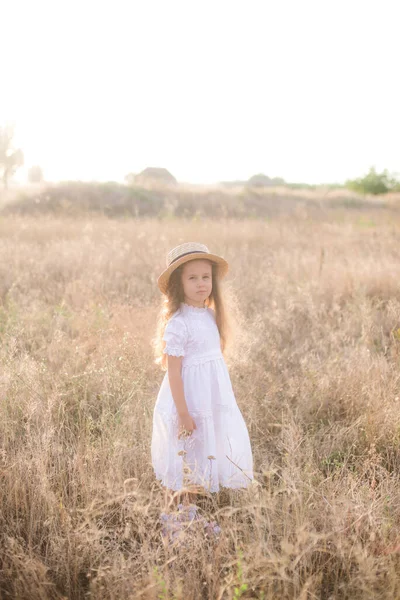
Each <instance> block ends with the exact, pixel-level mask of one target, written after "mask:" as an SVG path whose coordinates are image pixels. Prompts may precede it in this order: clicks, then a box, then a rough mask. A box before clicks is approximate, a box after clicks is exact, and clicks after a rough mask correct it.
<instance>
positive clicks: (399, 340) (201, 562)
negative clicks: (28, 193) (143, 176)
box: [0, 208, 400, 600]
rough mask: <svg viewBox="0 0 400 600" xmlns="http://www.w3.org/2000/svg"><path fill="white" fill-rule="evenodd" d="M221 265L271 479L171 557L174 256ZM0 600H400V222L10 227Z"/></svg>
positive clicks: (251, 424) (0, 294) (22, 218)
mask: <svg viewBox="0 0 400 600" xmlns="http://www.w3.org/2000/svg"><path fill="white" fill-rule="evenodd" d="M184 241H200V242H202V243H205V244H207V245H208V246H209V248H210V249H211V250H212V251H215V252H217V253H220V254H222V255H223V256H224V257H226V258H227V259H228V261H229V263H230V266H231V270H230V273H229V275H228V277H227V279H226V281H225V284H224V285H225V290H226V293H227V297H228V298H229V301H230V302H231V303H232V306H234V307H235V314H236V317H235V322H236V324H237V327H236V331H235V337H234V338H233V339H232V343H231V346H230V348H229V353H228V355H227V364H228V368H229V371H230V374H231V380H232V385H233V388H234V391H235V395H236V398H237V402H238V404H239V406H240V408H241V410H242V413H243V416H244V418H245V420H246V422H247V425H248V429H249V433H250V438H251V442H252V447H253V454H254V461H255V476H256V483H255V485H254V487H253V488H252V489H251V490H248V491H239V492H237V491H234V492H227V491H223V492H221V493H220V494H218V495H217V496H213V497H211V498H205V499H204V500H202V504H201V507H202V510H203V511H204V514H205V515H207V516H208V517H211V518H213V519H216V520H217V521H218V522H219V524H220V526H221V528H222V532H221V535H220V537H219V539H218V540H216V541H213V540H209V539H208V538H206V537H204V536H202V535H201V533H198V535H197V538H196V536H194V538H193V540H192V541H191V543H190V544H189V547H188V548H185V549H182V548H176V549H174V548H170V547H166V546H164V545H163V543H162V539H161V534H160V528H161V526H160V523H159V515H160V511H161V510H162V502H163V495H162V490H161V489H160V486H159V484H158V483H157V482H156V481H155V480H154V476H153V472H152V467H151V462H150V436H151V426H152V411H153V406H154V402H155V399H156V395H157V392H158V388H159V385H160V383H161V380H162V377H163V372H162V371H160V369H159V368H158V367H157V366H156V365H155V364H154V361H153V356H152V349H151V338H152V335H153V333H154V328H155V321H156V315H157V312H158V309H159V306H160V300H161V298H160V294H159V292H158V289H157V286H156V278H157V276H158V274H159V272H160V271H161V270H162V269H163V267H164V261H165V254H166V252H167V250H168V249H170V248H171V247H173V246H175V245H177V244H179V243H181V242H184ZM0 478H1V486H0V599H1V600H3V599H4V600H5V599H8V598H17V599H21V600H50V599H51V600H53V599H57V600H60V599H62V598H68V599H71V600H83V599H84V598H93V599H96V600H109V599H110V600H125V599H130V600H131V599H132V600H136V599H143V600H153V599H163V600H167V599H168V600H178V599H183V598H184V599H185V600H197V599H207V600H230V599H237V598H243V599H250V598H251V599H257V600H261V599H263V600H287V599H299V600H313V599H322V600H342V599H349V600H350V599H351V600H376V599H377V598H384V599H388V600H393V599H396V598H400V214H399V213H398V212H395V211H393V212H390V211H382V210H379V209H374V208H371V210H366V209H365V208H364V209H363V210H360V211H358V210H356V209H354V210H352V211H348V212H347V211H346V210H345V209H343V210H340V211H325V212H324V213H323V214H322V215H320V216H319V217H318V218H311V217H310V216H309V215H307V213H304V214H303V213H302V212H301V211H300V212H298V213H297V214H296V215H295V216H294V215H292V216H291V215H281V216H278V217H277V218H276V219H274V218H268V219H267V218H263V219H261V218H260V219H256V218H252V219H245V218H244V219H236V220H235V219H223V218H221V219H205V218H203V219H201V218H200V219H199V218H196V219H192V220H190V219H185V220H181V219H177V218H168V219H165V220H160V219H150V218H143V219H134V218H125V219H121V220H113V219H108V218H106V217H103V216H93V215H92V216H90V217H89V216H85V215H82V216H81V217H74V218H69V217H62V216H57V215H56V216H49V215H42V216H40V217H35V216H29V215H12V214H10V215H3V216H1V217H0Z"/></svg>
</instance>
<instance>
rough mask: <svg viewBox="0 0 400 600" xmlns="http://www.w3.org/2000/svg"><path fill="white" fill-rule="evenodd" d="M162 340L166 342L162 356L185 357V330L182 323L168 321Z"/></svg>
mask: <svg viewBox="0 0 400 600" xmlns="http://www.w3.org/2000/svg"><path fill="white" fill-rule="evenodd" d="M163 340H164V341H165V342H166V345H165V348H164V350H163V353H164V354H169V355H170V356H185V347H186V342H187V329H186V325H185V323H184V322H183V321H180V320H179V319H170V320H169V321H168V323H167V326H166V328H165V332H164V336H163Z"/></svg>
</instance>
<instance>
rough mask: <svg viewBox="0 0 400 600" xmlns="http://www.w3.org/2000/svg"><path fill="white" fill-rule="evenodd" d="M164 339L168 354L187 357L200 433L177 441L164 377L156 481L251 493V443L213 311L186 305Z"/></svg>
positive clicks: (188, 389)
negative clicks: (232, 489) (246, 490)
mask: <svg viewBox="0 0 400 600" xmlns="http://www.w3.org/2000/svg"><path fill="white" fill-rule="evenodd" d="M163 339H164V340H165V342H166V347H165V349H164V353H166V354H169V355H172V356H183V359H182V372H181V374H182V380H183V388H184V394H185V400H186V404H187V406H188V411H189V413H190V415H191V416H192V417H193V420H194V422H195V423H196V426H197V429H195V430H194V431H193V433H192V435H191V436H190V437H188V438H186V439H183V438H181V439H178V414H177V410H176V406H175V402H174V399H173V397H172V393H171V388H170V385H169V380H168V372H166V373H165V376H164V379H163V381H162V384H161V387H160V390H159V392H158V396H157V401H156V404H155V407H154V413H153V432H152V440H151V457H152V464H153V468H154V472H155V476H156V478H157V479H159V480H160V481H161V483H162V485H164V486H166V487H168V488H169V489H171V490H179V489H181V488H182V487H184V486H185V485H186V484H200V485H202V486H204V487H205V488H206V489H207V490H209V491H210V492H217V491H219V489H220V486H223V487H227V488H245V487H248V486H249V485H250V484H251V482H252V479H253V456H252V451H251V445H250V439H249V434H248V430H247V427H246V423H245V421H244V419H243V416H242V413H241V412H240V409H239V407H238V405H237V403H236V399H235V396H234V393H233V389H232V384H231V380H230V377H229V372H228V369H227V366H226V363H225V360H224V357H223V354H222V351H221V346H220V336H219V331H218V327H217V324H216V322H215V314H214V311H213V310H212V309H211V308H208V307H205V308H197V307H195V306H190V305H188V304H185V303H183V302H182V303H181V305H180V308H179V309H178V310H177V311H176V312H175V313H174V314H173V315H172V317H171V318H170V319H169V321H168V323H167V326H166V328H165V333H164V337H163ZM182 450H184V451H185V452H183V453H182Z"/></svg>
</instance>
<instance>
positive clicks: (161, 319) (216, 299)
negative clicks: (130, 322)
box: [153, 259, 230, 371]
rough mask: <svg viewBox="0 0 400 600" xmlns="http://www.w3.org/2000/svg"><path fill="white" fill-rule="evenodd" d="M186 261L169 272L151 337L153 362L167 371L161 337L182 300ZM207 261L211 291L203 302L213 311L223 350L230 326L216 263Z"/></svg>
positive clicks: (163, 344)
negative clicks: (209, 270)
mask: <svg viewBox="0 0 400 600" xmlns="http://www.w3.org/2000/svg"><path fill="white" fill-rule="evenodd" d="M192 260H199V259H192ZM202 260H203V259H202ZM206 260H207V259H206ZM187 262H189V261H187ZM187 262H186V263H183V264H182V265H179V267H177V268H176V269H175V271H173V272H172V273H171V276H170V278H169V281H168V287H167V291H166V294H165V295H163V297H162V301H161V308H160V312H159V315H158V318H157V329H156V335H155V337H154V338H153V348H154V355H155V361H154V362H155V363H156V364H158V365H160V366H161V368H162V370H163V371H167V355H166V354H164V352H163V350H164V348H165V341H164V340H163V339H162V338H163V336H164V332H165V328H166V325H167V323H168V321H169V319H170V318H171V317H172V315H173V314H174V313H175V312H176V311H177V310H178V309H179V308H180V304H181V302H184V292H183V285H182V271H183V268H184V265H185V264H187ZM208 262H209V263H210V264H211V267H212V291H211V294H210V296H209V297H208V298H207V300H206V303H205V304H206V306H207V307H209V308H212V309H213V310H214V311H215V320H216V324H217V327H218V331H219V336H220V342H221V351H222V352H224V350H225V348H226V343H227V339H228V335H229V330H230V326H229V322H228V318H227V314H226V307H225V304H224V301H223V299H222V291H221V283H220V279H219V277H218V265H216V264H215V263H214V262H212V261H208Z"/></svg>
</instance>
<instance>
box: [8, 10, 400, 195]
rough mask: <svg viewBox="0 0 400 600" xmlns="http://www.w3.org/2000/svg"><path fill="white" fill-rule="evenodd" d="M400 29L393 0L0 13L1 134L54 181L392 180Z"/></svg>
mask: <svg viewBox="0 0 400 600" xmlns="http://www.w3.org/2000/svg"><path fill="white" fill-rule="evenodd" d="M399 17H400V3H399V2H398V0H374V1H369V0H330V1H329V0H241V1H236V0H201V1H195V0H159V1H156V0H141V1H135V0H126V1H121V0H112V1H110V0H95V1H93V0H79V1H76V0H68V2H61V1H55V0H49V1H45V0H36V1H35V2H32V1H31V0H26V1H20V0H13V1H12V2H3V3H2V7H1V20H2V27H1V36H0V52H1V54H0V55H1V56H2V58H3V59H4V58H6V60H2V68H1V83H0V88H1V89H0V123H2V124H4V123H5V122H6V121H13V122H15V124H16V128H17V135H16V142H18V144H19V145H20V146H21V147H22V148H23V150H24V153H25V163H26V164H25V166H26V168H28V167H30V166H31V165H33V164H39V165H40V166H41V167H42V168H43V170H44V174H45V178H46V179H47V180H57V179H83V180H91V179H99V180H112V179H114V180H121V181H122V180H123V178H124V176H125V175H126V174H127V173H129V172H134V173H137V172H139V171H141V170H142V169H144V168H145V167H147V166H159V167H165V168H167V169H169V170H170V171H171V173H172V174H173V175H175V177H176V178H177V179H178V180H180V181H191V182H194V183H212V182H216V181H225V180H233V179H247V178H248V177H250V176H251V175H253V174H255V173H260V172H262V173H265V174H267V175H269V176H271V177H275V176H280V177H283V178H284V179H286V180H287V181H292V182H293V181H297V182H300V181H304V182H309V183H322V182H341V181H344V180H345V179H347V178H349V177H358V176H361V175H362V174H363V173H364V172H366V171H367V170H368V168H369V167H370V166H371V165H375V166H376V168H377V169H378V170H381V169H384V168H387V169H389V171H392V172H397V173H398V172H399V171H400V153H399V140H400V118H399V115H400V110H399V107H400V85H399V78H398V74H399V62H398V61H399V50H400V46H399V34H398V32H399ZM25 177H26V172H24V173H23V172H22V170H21V173H20V174H19V178H25Z"/></svg>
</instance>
